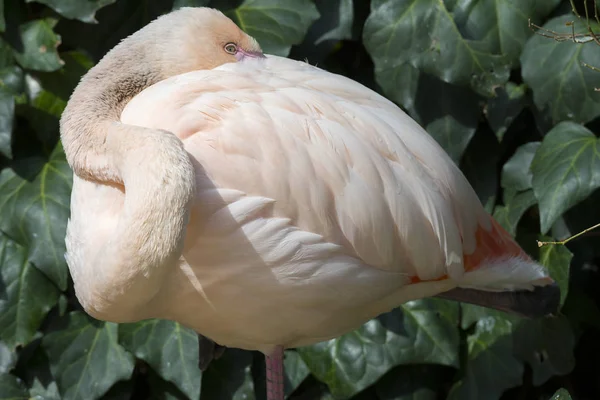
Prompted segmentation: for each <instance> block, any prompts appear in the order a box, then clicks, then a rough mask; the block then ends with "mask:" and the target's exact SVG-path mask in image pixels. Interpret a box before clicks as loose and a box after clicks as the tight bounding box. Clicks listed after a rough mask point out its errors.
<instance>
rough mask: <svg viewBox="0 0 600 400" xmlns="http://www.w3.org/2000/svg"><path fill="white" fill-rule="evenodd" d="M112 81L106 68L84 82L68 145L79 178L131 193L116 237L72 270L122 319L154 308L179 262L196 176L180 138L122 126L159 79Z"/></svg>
mask: <svg viewBox="0 0 600 400" xmlns="http://www.w3.org/2000/svg"><path fill="white" fill-rule="evenodd" d="M98 67H102V65H101V64H99V65H98ZM110 76H111V75H110V74H106V73H104V70H103V68H99V69H98V70H96V71H94V70H92V71H90V73H89V74H88V75H87V76H86V77H85V78H84V79H82V81H81V83H80V84H79V86H78V87H77V89H76V90H75V92H74V93H73V95H72V97H71V99H70V100H69V104H68V105H67V107H66V109H65V112H64V113H63V116H62V118H61V138H62V141H63V146H64V149H65V153H66V155H67V160H68V162H69V164H70V165H71V167H72V169H73V170H74V172H75V174H76V175H77V176H78V177H80V178H82V179H84V180H88V181H92V182H97V183H100V184H108V185H114V184H118V185H123V186H124V188H125V201H124V205H123V208H122V210H121V212H120V215H119V216H118V222H117V225H116V229H115V230H114V232H112V233H111V234H109V235H107V236H105V237H104V238H103V239H104V241H103V242H100V243H92V244H90V245H92V246H94V248H95V250H96V251H95V252H94V253H95V254H96V255H95V257H92V259H84V260H79V261H78V262H79V265H70V267H71V268H76V269H82V270H87V271H88V272H89V273H84V274H80V275H83V276H86V277H87V278H81V279H88V280H89V279H90V278H92V279H91V280H92V282H89V281H88V282H86V283H85V285H86V287H91V288H93V289H92V292H93V294H91V293H87V294H86V296H94V304H95V306H94V307H99V308H104V309H105V311H106V310H111V309H112V310H113V312H118V310H117V309H118V307H124V306H126V307H127V308H130V307H135V306H136V305H143V304H145V303H146V302H147V301H149V300H150V299H151V298H152V296H154V294H156V292H157V291H158V290H159V289H160V286H161V283H162V280H163V279H164V275H165V273H166V272H167V270H168V267H169V266H172V265H174V263H177V261H178V259H179V257H180V255H181V251H182V246H183V241H184V237H185V229H186V225H187V220H188V212H189V208H190V203H191V201H192V198H193V195H194V190H195V173H194V168H193V166H192V163H191V160H190V158H189V156H188V154H187V152H186V151H185V149H184V148H183V144H182V142H181V141H180V140H179V139H178V138H177V137H176V136H175V135H173V134H172V133H170V132H167V131H162V130H155V129H148V128H144V127H139V126H132V125H126V124H123V123H121V122H120V121H119V119H120V114H121V111H122V109H123V107H124V105H125V103H126V102H127V101H128V100H129V99H130V98H131V97H133V96H134V95H135V94H137V93H138V92H139V91H141V90H142V89H144V87H145V86H147V85H148V84H151V83H154V82H153V81H154V80H155V77H149V76H147V75H143V74H137V75H136V74H133V75H131V74H129V75H125V78H121V79H120V80H113V79H111V78H110ZM132 76H137V78H136V79H132ZM128 77H129V78H128ZM74 190H77V187H76V186H75V187H74ZM92 200H93V199H83V200H82V201H83V205H78V207H82V208H85V202H86V201H92ZM73 223H74V225H77V224H79V225H82V224H85V221H75V222H73ZM75 234H77V233H76V232H75ZM101 240H102V239H101ZM86 255H91V253H89V252H88V253H86ZM74 279H75V277H74ZM75 283H76V285H77V282H75ZM94 311H95V312H96V313H97V314H98V313H102V312H101V310H94ZM109 314H110V312H109ZM105 317H110V315H106V316H105Z"/></svg>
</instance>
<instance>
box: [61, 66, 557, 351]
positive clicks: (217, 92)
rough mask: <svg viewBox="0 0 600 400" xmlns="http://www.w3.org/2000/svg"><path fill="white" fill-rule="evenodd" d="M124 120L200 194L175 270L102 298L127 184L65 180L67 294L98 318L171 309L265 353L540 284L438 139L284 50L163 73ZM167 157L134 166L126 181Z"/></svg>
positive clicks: (210, 333) (168, 313)
mask: <svg viewBox="0 0 600 400" xmlns="http://www.w3.org/2000/svg"><path fill="white" fill-rule="evenodd" d="M121 120H122V122H123V123H125V124H131V125H139V126H144V127H149V128H158V129H164V130H168V131H171V132H173V133H174V134H175V135H177V136H178V137H179V138H180V139H181V140H182V141H183V144H184V146H185V150H186V151H187V152H188V153H189V155H190V158H191V160H192V162H193V164H194V168H195V173H196V189H195V190H196V192H195V197H194V202H193V205H192V208H191V212H190V216H189V217H190V220H189V225H188V227H187V233H186V238H185V246H184V249H183V253H182V254H181V258H180V260H179V263H178V264H168V265H164V266H162V267H161V268H165V269H166V270H168V273H165V274H164V278H163V280H162V283H161V284H160V285H159V286H158V289H157V290H156V293H153V294H152V296H150V297H151V300H149V301H147V302H146V303H144V304H135V305H129V303H128V301H124V300H123V301H120V302H119V304H115V305H114V307H113V306H111V304H106V303H107V301H108V300H106V299H111V298H119V296H121V294H119V295H114V296H113V294H114V293H111V291H114V292H115V293H116V292H117V291H121V292H122V293H126V292H127V289H126V288H121V287H114V286H110V285H108V284H106V285H104V286H102V285H100V286H98V285H95V284H94V282H97V280H98V278H97V274H98V273H99V272H98V271H97V270H93V269H91V268H90V267H89V265H90V264H89V263H86V260H89V259H91V258H94V257H96V253H97V252H98V251H99V248H100V247H99V244H102V243H105V242H106V241H108V240H110V238H111V235H112V234H113V232H115V230H118V229H119V225H118V224H119V220H120V215H121V214H122V212H123V204H124V198H125V196H126V190H127V184H126V185H125V190H123V188H122V187H119V186H108V185H103V184H98V183H93V182H90V181H86V180H83V179H81V178H79V177H77V176H75V178H74V186H73V197H72V216H71V221H70V223H69V231H68V237H67V245H68V261H69V266H70V268H71V272H72V275H73V278H74V281H75V286H76V290H77V295H78V297H79V298H80V300H81V302H82V304H83V305H84V307H85V308H86V310H88V311H89V312H90V313H92V314H93V315H96V316H97V317H98V318H102V319H108V320H113V321H135V320H139V319H143V318H153V317H157V318H166V319H172V320H175V321H179V322H181V323H183V324H185V325H187V326H190V327H192V328H194V329H195V330H197V331H198V332H200V333H202V334H203V335H206V336H207V337H209V338H211V339H213V340H215V341H216V342H217V343H219V344H221V345H225V346H229V347H238V348H245V349H256V350H260V351H262V352H264V353H265V354H269V353H270V352H272V351H273V349H275V347H276V346H278V345H282V346H284V347H295V346H300V345H306V344H311V343H314V342H317V341H322V340H326V339H330V338H332V337H336V336H338V335H341V334H343V333H345V332H347V331H349V330H352V329H354V328H356V327H358V326H359V325H360V324H362V323H364V322H365V321H367V320H368V319H370V318H373V317H375V316H377V315H378V314H381V313H383V312H386V311H389V310H390V309H392V308H394V307H396V306H398V305H400V304H402V303H404V302H406V301H409V300H413V299H418V298H422V297H427V296H434V295H436V294H439V293H441V292H444V291H447V290H450V289H452V288H454V287H457V286H460V287H469V288H480V289H484V290H490V291H492V290H506V289H531V288H532V285H533V284H537V285H545V284H548V283H550V282H551V280H550V279H549V278H547V272H546V271H545V270H544V269H543V268H542V267H540V266H539V265H538V264H536V263H535V262H533V261H531V260H530V259H529V258H528V257H527V256H526V255H524V253H522V251H521V250H520V249H519V248H518V246H516V245H514V243H513V242H512V241H511V240H510V238H507V235H506V233H505V232H503V231H502V230H501V228H497V224H495V222H494V223H493V222H492V220H491V217H490V216H489V215H488V214H487V213H486V212H485V211H484V209H483V207H482V206H481V204H480V202H479V200H478V199H477V197H476V195H475V193H474V192H473V190H472V188H471V187H470V185H469V184H468V182H467V181H466V179H465V178H464V176H463V175H462V174H461V173H460V171H459V170H458V168H457V167H456V166H455V165H454V164H453V162H452V161H451V160H450V159H449V157H448V156H447V155H446V154H445V153H444V151H443V150H442V149H441V148H440V147H439V146H438V145H437V143H436V142H435V141H434V140H433V139H432V138H431V137H430V136H429V135H427V134H426V132H425V131H424V130H423V129H422V128H421V127H419V126H418V125H417V124H416V123H415V122H414V121H413V120H412V119H410V118H409V117H408V116H407V115H406V114H405V113H404V112H402V111H401V110H400V109H399V108H398V107H396V106H395V105H394V104H393V103H391V102H390V101H388V100H386V99H385V98H383V97H382V96H379V95H378V94H376V93H375V92H373V91H371V90H369V89H367V88H365V87H363V86H361V85H359V84H357V83H356V82H354V81H351V80H349V79H347V78H344V77H341V76H338V75H333V74H330V73H327V72H325V71H323V70H321V69H318V68H316V67H313V66H310V65H308V64H306V63H303V62H297V61H292V60H288V59H284V58H280V57H274V56H268V57H267V58H266V59H259V60H247V59H245V60H243V61H241V62H238V63H229V64H224V65H222V66H220V67H218V68H216V69H214V70H203V71H196V72H190V73H187V74H184V75H178V76H175V77H172V78H169V79H166V80H164V81H162V82H159V83H157V84H155V85H154V86H151V87H150V88H148V89H146V90H144V91H143V92H142V93H140V94H139V95H137V96H136V97H135V98H133V99H132V100H131V101H130V102H129V104H128V105H127V107H126V108H125V110H124V111H123V113H122V116H121ZM140 157H143V154H142V155H140ZM140 165H142V164H140ZM176 167H177V166H174V165H169V164H162V163H161V160H158V159H157V160H156V161H154V162H153V160H152V159H149V160H144V161H143V168H144V169H145V175H143V174H144V171H141V172H140V173H139V174H138V177H137V178H136V179H138V181H137V182H136V184H138V185H141V186H143V185H144V184H145V181H144V179H148V180H149V181H151V180H152V179H153V176H159V175H160V176H165V174H156V171H158V170H160V171H161V172H162V171H169V169H172V168H176ZM130 168H135V165H132V166H130ZM169 190H171V189H169ZM149 193H150V192H149ZM146 201H147V202H148V203H152V202H153V201H155V199H154V198H152V196H149V197H148V198H147V199H146ZM140 223H143V221H142V222H140ZM493 226H494V228H493V229H494V231H492V227H493ZM498 229H500V230H498ZM133 234H135V233H133ZM486 241H488V242H486ZM143 242H144V238H140V243H143ZM482 243H483V244H482ZM485 243H488V244H487V245H486V244H485ZM478 245H479V248H477V246H478ZM465 255H467V257H466V260H470V262H471V263H472V264H473V263H474V264H473V265H467V267H468V268H467V269H468V270H469V271H465V265H464V260H465ZM469 255H470V256H469ZM120 273H124V274H126V273H127V271H121V272H120ZM104 279H105V280H106V281H107V283H108V281H109V280H110V279H109V278H106V277H105V278H104ZM94 285H95V286H94ZM92 286H93V288H92ZM123 296H126V294H125V295H123ZM124 298H126V297H122V299H124ZM108 302H110V301H108ZM132 304H133V303H132Z"/></svg>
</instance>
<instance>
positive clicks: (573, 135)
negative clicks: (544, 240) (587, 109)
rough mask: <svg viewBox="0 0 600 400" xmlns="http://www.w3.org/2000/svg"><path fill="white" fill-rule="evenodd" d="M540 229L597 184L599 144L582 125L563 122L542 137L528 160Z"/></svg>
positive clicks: (599, 183)
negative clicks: (530, 159) (537, 206)
mask: <svg viewBox="0 0 600 400" xmlns="http://www.w3.org/2000/svg"><path fill="white" fill-rule="evenodd" d="M531 172H532V174H533V179H532V186H533V191H534V193H535V197H536V198H537V200H538V203H539V207H540V223H541V231H542V233H546V232H548V230H549V229H550V227H551V226H552V224H553V223H554V221H556V219H557V218H558V217H559V216H560V215H561V214H562V213H564V212H565V211H567V210H568V209H569V208H571V207H572V206H574V205H575V204H577V203H578V202H580V201H581V200H583V199H585V198H586V197H587V196H589V195H590V194H591V193H592V191H593V190H594V189H596V188H598V187H599V186H600V144H599V142H598V139H596V136H594V134H593V133H592V132H590V131H589V130H588V129H586V128H585V127H583V126H581V125H578V124H575V123H572V122H563V123H560V124H558V125H557V126H555V127H554V128H553V129H552V130H551V131H550V132H548V134H547V135H546V137H545V138H544V140H543V141H542V144H541V146H540V147H539V149H538V150H537V152H536V153H535V157H534V158H533V161H532V162H531Z"/></svg>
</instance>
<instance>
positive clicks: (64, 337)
mask: <svg viewBox="0 0 600 400" xmlns="http://www.w3.org/2000/svg"><path fill="white" fill-rule="evenodd" d="M65 325H66V326H65V327H64V328H63V329H61V330H59V331H55V332H52V333H49V334H47V335H46V336H45V337H44V338H43V340H42V346H43V347H44V349H45V350H46V353H47V354H48V358H49V359H50V369H51V371H52V375H53V376H54V377H55V378H56V380H57V383H58V387H59V389H60V392H61V394H62V396H63V399H65V400H70V399H86V400H94V399H98V398H99V397H100V396H102V395H103V394H104V393H106V392H107V391H108V389H110V387H111V386H112V385H113V384H114V383H115V382H117V381H119V380H122V379H128V378H129V377H130V376H131V373H132V372H133V363H134V359H133V356H132V355H131V354H129V353H127V352H126V351H125V349H123V347H121V346H120V345H119V343H118V342H117V324H114V323H108V322H106V323H105V322H99V321H96V320H92V319H91V318H89V317H88V316H87V315H85V314H83V313H81V312H72V313H70V314H68V316H67V318H66V321H65Z"/></svg>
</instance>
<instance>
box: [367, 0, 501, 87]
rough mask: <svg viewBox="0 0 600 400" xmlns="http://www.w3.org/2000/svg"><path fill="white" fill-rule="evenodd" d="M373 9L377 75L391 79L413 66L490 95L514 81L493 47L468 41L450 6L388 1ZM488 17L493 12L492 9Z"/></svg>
mask: <svg viewBox="0 0 600 400" xmlns="http://www.w3.org/2000/svg"><path fill="white" fill-rule="evenodd" d="M488 4H489V2H488ZM371 8H372V11H371V14H370V15H369V17H368V18H367V21H366V23H365V28H364V31H363V41H364V44H365V47H366V48H367V51H368V52H369V53H370V54H371V57H372V58H373V61H374V62H375V66H376V73H382V72H384V73H385V74H389V73H390V72H388V71H387V70H390V69H391V70H393V69H396V68H402V67H403V66H404V65H405V64H410V65H412V66H414V67H417V68H419V69H421V70H422V71H423V72H427V73H430V74H432V75H435V76H437V77H439V78H440V79H441V80H443V81H445V82H449V83H455V84H459V85H468V84H470V85H471V86H472V87H473V88H474V89H476V90H478V91H479V92H481V93H484V94H488V95H489V94H491V90H492V87H493V86H496V85H500V84H503V83H504V82H506V81H507V80H508V72H509V68H508V67H509V64H508V62H507V61H506V59H505V58H504V57H503V56H501V55H497V54H492V53H491V52H490V48H489V44H487V43H484V42H482V41H477V40H470V39H465V38H464V37H463V36H462V35H461V33H460V29H459V27H457V25H456V23H455V21H454V19H453V17H452V14H451V12H450V11H449V10H448V8H447V6H446V4H445V2H442V1H436V0H402V1H396V0H388V1H379V2H376V3H373V4H372V6H371ZM488 12H493V10H492V7H490V9H489V10H488Z"/></svg>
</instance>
